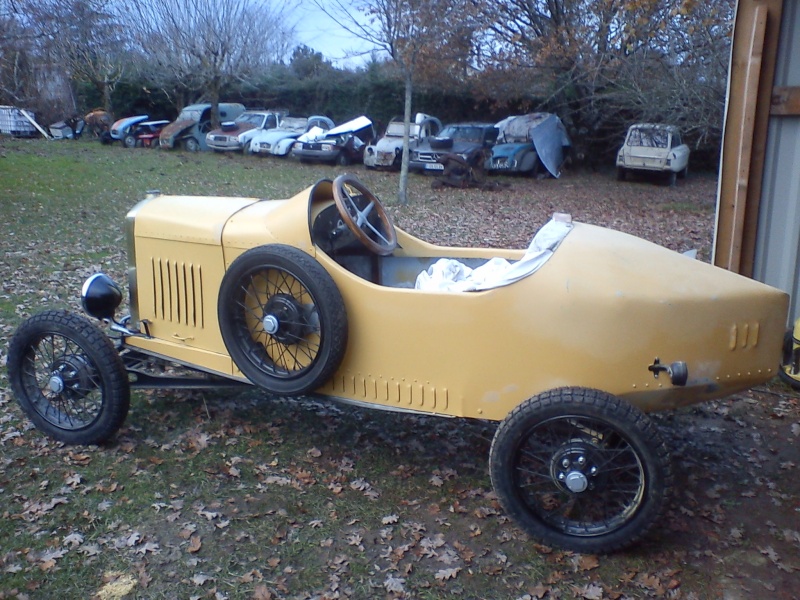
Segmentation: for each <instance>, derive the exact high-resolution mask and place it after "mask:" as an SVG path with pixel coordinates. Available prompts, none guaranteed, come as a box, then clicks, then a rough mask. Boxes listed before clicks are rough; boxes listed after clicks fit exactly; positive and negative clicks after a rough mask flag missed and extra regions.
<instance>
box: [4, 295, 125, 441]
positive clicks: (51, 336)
mask: <svg viewBox="0 0 800 600" xmlns="http://www.w3.org/2000/svg"><path fill="white" fill-rule="evenodd" d="M8 375H9V380H10V382H11V388H12V389H13V390H14V394H15V395H16V397H17V400H18V401H19V403H20V406H22V409H23V410H24V411H25V413H26V414H27V415H28V417H30V419H31V421H33V423H34V425H36V427H37V428H38V429H39V430H41V431H43V432H44V433H46V434H47V435H49V436H50V437H52V438H55V439H56V440H59V441H61V442H64V443H66V444H99V443H101V442H103V441H105V440H107V439H108V438H110V437H111V436H112V435H114V433H116V431H117V430H118V429H119V428H120V427H121V426H122V423H123V422H124V421H125V417H126V416H127V414H128V408H129V406H130V386H129V384H128V376H127V373H126V372H125V367H124V365H123V363H122V359H121V358H120V356H119V354H118V353H117V351H116V349H115V348H114V345H113V344H112V343H111V340H110V339H108V337H107V336H106V335H105V334H104V333H103V332H102V331H100V330H99V329H98V328H97V327H95V326H94V325H93V324H92V323H91V322H89V321H88V320H87V319H86V318H84V317H82V316H80V315H76V314H73V313H69V312H67V311H61V310H52V311H47V312H43V313H40V314H38V315H36V316H34V317H31V318H30V319H28V320H27V321H25V322H24V323H23V324H22V325H21V326H20V328H19V329H18V330H17V332H16V333H15V334H14V337H13V339H12V340H11V344H10V346H9V350H8Z"/></svg>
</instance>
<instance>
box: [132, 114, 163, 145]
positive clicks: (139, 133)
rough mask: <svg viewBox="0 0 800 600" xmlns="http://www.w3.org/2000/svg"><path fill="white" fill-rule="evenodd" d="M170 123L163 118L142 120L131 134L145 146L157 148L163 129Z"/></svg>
mask: <svg viewBox="0 0 800 600" xmlns="http://www.w3.org/2000/svg"><path fill="white" fill-rule="evenodd" d="M167 125H169V121H167V120H164V119H161V120H156V121H142V122H141V123H137V124H136V127H134V128H133V131H132V132H131V134H132V135H133V137H134V138H136V140H137V142H140V143H141V145H143V146H144V147H145V148H155V147H157V146H158V144H159V142H158V138H159V136H160V135H161V131H162V130H163V129H164V127H166V126H167Z"/></svg>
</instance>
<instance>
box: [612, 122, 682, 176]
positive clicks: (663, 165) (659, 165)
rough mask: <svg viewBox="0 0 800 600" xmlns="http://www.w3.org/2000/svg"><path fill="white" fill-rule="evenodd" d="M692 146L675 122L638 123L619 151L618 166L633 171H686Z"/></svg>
mask: <svg viewBox="0 0 800 600" xmlns="http://www.w3.org/2000/svg"><path fill="white" fill-rule="evenodd" d="M689 153H690V152H689V146H687V145H686V144H684V143H683V142H682V140H681V135H680V130H679V129H678V128H677V127H675V126H674V125H663V124H659V123H636V124H634V125H631V126H630V127H629V128H628V133H627V135H626V136H625V143H624V144H623V145H622V147H621V148H620V149H619V151H618V152H617V168H618V169H625V170H630V171H650V172H658V173H670V172H672V173H681V172H683V173H685V172H686V169H687V167H688V164H689Z"/></svg>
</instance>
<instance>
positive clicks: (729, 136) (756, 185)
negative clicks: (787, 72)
mask: <svg viewBox="0 0 800 600" xmlns="http://www.w3.org/2000/svg"><path fill="white" fill-rule="evenodd" d="M782 10H783V0H739V6H738V10H737V13H736V23H735V25H734V36H733V49H732V53H731V68H730V81H729V90H728V104H727V107H726V115H725V131H724V134H723V141H722V165H721V168H720V183H719V191H718V202H717V227H716V232H715V240H714V264H715V265H717V266H721V267H724V268H726V269H729V270H731V271H735V272H737V273H742V274H743V275H747V276H750V275H752V272H753V261H754V257H755V256H754V255H755V238H756V233H757V229H758V207H759V203H760V200H761V184H762V176H763V171H764V152H765V148H766V138H767V127H768V124H769V123H768V121H769V116H770V104H771V101H772V82H773V78H774V73H775V60H776V56H777V50H778V37H779V36H778V34H779V32H780V19H781V14H782Z"/></svg>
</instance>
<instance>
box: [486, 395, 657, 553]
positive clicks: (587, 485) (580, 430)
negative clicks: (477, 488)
mask: <svg viewBox="0 0 800 600" xmlns="http://www.w3.org/2000/svg"><path fill="white" fill-rule="evenodd" d="M489 466H490V471H491V477H492V484H493V485H494V489H495V492H496V493H497V496H498V498H499V499H500V503H501V504H502V506H503V508H504V509H505V510H506V512H507V513H508V514H509V516H511V517H512V518H513V519H514V520H515V521H516V522H517V523H518V524H519V525H520V526H521V527H522V528H523V529H524V530H525V531H527V532H528V533H529V534H530V535H531V536H533V537H534V538H537V539H538V540H540V541H542V542H543V543H545V544H548V545H553V546H557V547H560V548H565V549H569V550H573V551H575V552H582V553H606V552H612V551H616V550H620V549H622V548H625V547H627V546H630V545H631V544H634V543H635V542H637V541H638V540H640V539H641V538H642V537H643V536H644V535H645V534H646V533H647V532H648V530H649V529H650V528H651V527H652V525H653V524H654V523H655V522H656V520H658V519H659V518H660V516H661V514H662V512H663V510H664V508H665V504H666V499H667V497H668V496H669V493H670V491H671V486H672V473H671V469H670V463H669V452H668V450H667V447H666V445H665V444H664V442H663V440H662V439H661V436H660V435H659V432H658V429H657V428H656V426H655V425H654V423H653V422H652V421H651V420H650V419H649V418H648V417H647V416H646V415H644V414H643V413H642V412H640V411H639V410H638V409H636V408H634V407H633V406H631V405H629V404H627V403H625V402H623V401H621V400H620V399H618V398H616V397H614V396H612V395H610V394H606V393H604V392H601V391H598V390H592V389H586V388H560V389H555V390H550V391H547V392H544V393H543V394H540V395H538V396H535V397H534V398H531V399H530V400H527V401H526V402H523V403H522V404H521V405H519V406H518V407H516V408H515V409H514V410H513V411H512V412H511V413H510V414H509V415H508V416H507V417H506V418H505V420H503V422H502V423H501V424H500V426H499V427H498V429H497V432H496V433H495V436H494V440H493V441H492V448H491V452H490V456H489Z"/></svg>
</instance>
